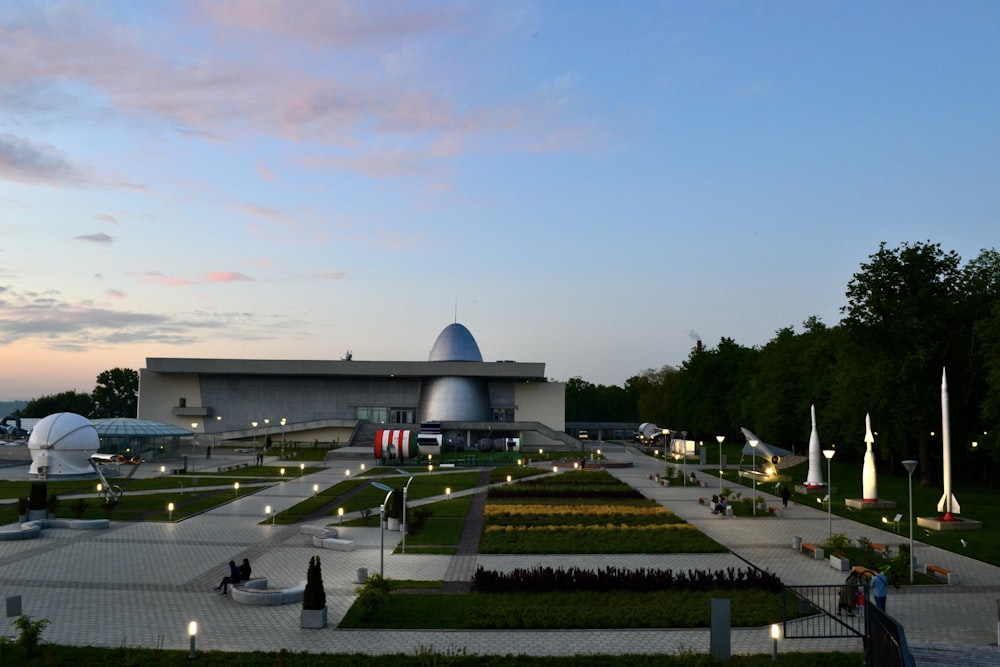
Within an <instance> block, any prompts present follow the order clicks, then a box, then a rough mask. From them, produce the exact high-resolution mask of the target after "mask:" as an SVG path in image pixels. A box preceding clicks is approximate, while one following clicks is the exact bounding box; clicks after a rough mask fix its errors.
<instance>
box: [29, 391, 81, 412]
mask: <svg viewBox="0 0 1000 667" xmlns="http://www.w3.org/2000/svg"><path fill="white" fill-rule="evenodd" d="M57 412H74V413H76V414H78V415H83V416H84V417H90V416H91V415H92V414H93V412H94V402H93V400H92V399H91V398H90V394H81V393H80V392H77V391H64V392H62V393H59V394H51V395H48V396H40V397H39V398H33V399H31V400H30V401H28V404H27V405H26V406H24V409H23V410H22V411H21V415H20V416H22V417H48V416H49V415H51V414H55V413H57Z"/></svg>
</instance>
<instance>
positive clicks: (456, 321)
mask: <svg viewBox="0 0 1000 667" xmlns="http://www.w3.org/2000/svg"><path fill="white" fill-rule="evenodd" d="M455 324H458V297H455Z"/></svg>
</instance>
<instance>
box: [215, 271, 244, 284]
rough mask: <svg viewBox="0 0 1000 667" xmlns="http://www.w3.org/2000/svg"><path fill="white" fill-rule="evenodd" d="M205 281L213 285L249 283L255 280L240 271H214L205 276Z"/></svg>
mask: <svg viewBox="0 0 1000 667" xmlns="http://www.w3.org/2000/svg"><path fill="white" fill-rule="evenodd" d="M205 280H207V281H209V282H212V283H231V282H237V281H243V280H246V281H249V280H253V278H251V277H250V276H247V275H245V274H243V273H240V272H238V271H213V272H211V273H208V274H206V275H205Z"/></svg>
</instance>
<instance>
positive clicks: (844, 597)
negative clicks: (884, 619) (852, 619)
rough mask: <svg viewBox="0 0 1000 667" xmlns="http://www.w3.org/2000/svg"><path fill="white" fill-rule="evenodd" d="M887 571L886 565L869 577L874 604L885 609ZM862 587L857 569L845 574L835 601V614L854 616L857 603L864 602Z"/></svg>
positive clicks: (887, 586) (887, 582) (887, 583)
mask: <svg viewBox="0 0 1000 667" xmlns="http://www.w3.org/2000/svg"><path fill="white" fill-rule="evenodd" d="M888 571H889V566H888V565H883V566H882V567H881V568H879V572H878V574H876V575H875V576H874V577H872V579H871V590H872V598H874V600H875V606H876V607H878V608H879V609H880V610H882V611H885V599H886V597H887V596H888V592H889V578H888V577H887V576H885V573H886V572H888ZM864 595H865V594H864V587H863V586H862V585H861V574H860V573H859V572H857V571H853V572H851V573H850V574H849V575H847V579H846V580H845V581H844V586H843V587H842V588H841V589H840V600H839V602H838V603H837V615H838V616H839V615H841V614H843V613H846V614H847V615H848V616H854V615H855V614H856V613H857V609H858V605H860V604H864Z"/></svg>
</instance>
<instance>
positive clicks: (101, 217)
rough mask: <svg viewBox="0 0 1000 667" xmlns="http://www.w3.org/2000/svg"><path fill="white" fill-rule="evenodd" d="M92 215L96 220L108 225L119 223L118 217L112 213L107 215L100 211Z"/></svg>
mask: <svg viewBox="0 0 1000 667" xmlns="http://www.w3.org/2000/svg"><path fill="white" fill-rule="evenodd" d="M94 217H95V218H97V219H98V220H100V221H101V222H106V223H108V224H109V225H117V224H119V223H118V218H116V217H115V216H113V215H108V214H107V213H101V214H100V215H95V216H94Z"/></svg>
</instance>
